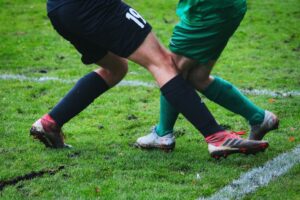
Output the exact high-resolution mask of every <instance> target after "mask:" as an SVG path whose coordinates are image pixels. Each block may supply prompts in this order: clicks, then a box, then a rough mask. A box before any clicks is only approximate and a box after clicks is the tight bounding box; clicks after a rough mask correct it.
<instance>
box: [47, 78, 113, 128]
mask: <svg viewBox="0 0 300 200" xmlns="http://www.w3.org/2000/svg"><path fill="white" fill-rule="evenodd" d="M108 89H109V86H108V85H107V83H106V82H105V81H104V79H103V78H102V77H101V76H100V75H98V74H97V73H96V72H91V73H89V74H87V75H85V76H84V77H82V78H81V79H80V80H79V81H78V82H77V83H76V85H75V86H74V87H73V88H72V89H71V90H70V91H69V93H68V94H67V95H66V96H65V97H64V98H63V99H62V100H61V101H60V102H59V103H58V104H57V105H56V106H55V107H54V108H53V109H52V110H51V112H50V113H49V115H50V116H51V117H52V118H53V119H54V120H55V122H56V123H57V125H59V126H60V127H62V126H63V125H64V124H65V123H66V122H67V121H69V120H70V119H72V118H73V117H74V116H76V115H77V114H78V113H80V112H81V111H82V110H83V109H85V108H86V107H87V106H88V105H90V104H91V103H92V102H93V101H94V99H96V98H97V97H98V96H100V95H101V94H102V93H104V92H105V91H107V90H108Z"/></svg>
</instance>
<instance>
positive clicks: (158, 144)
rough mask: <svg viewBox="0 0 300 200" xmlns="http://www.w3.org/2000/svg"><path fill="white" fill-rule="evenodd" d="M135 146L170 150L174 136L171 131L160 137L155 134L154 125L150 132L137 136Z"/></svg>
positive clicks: (173, 142)
mask: <svg viewBox="0 0 300 200" xmlns="http://www.w3.org/2000/svg"><path fill="white" fill-rule="evenodd" d="M135 146H136V147H140V148H143V149H161V150H163V151H172V150H173V149H174V147H175V136H174V135H173V133H169V134H167V135H165V136H162V137H160V136H158V135H157V133H156V130H155V127H154V128H153V129H152V131H151V133H149V134H148V135H145V136H143V137H140V138H138V139H137V141H136V143H135Z"/></svg>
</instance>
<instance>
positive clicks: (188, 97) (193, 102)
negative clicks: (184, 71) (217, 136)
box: [161, 75, 224, 137]
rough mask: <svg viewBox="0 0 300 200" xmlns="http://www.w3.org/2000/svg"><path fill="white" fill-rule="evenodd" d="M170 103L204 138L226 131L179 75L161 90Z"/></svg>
mask: <svg viewBox="0 0 300 200" xmlns="http://www.w3.org/2000/svg"><path fill="white" fill-rule="evenodd" d="M161 92H162V94H163V95H164V97H165V98H166V99H167V100H168V102H169V103H170V104H171V105H172V106H174V108H175V109H177V110H178V111H179V112H181V113H182V114H183V115H184V116H185V117H186V118H187V119H188V120H189V121H190V122H191V123H192V124H193V125H194V126H195V128H197V129H198V130H199V131H200V132H201V133H202V134H203V136H204V137H207V136H209V135H211V134H213V133H216V132H219V131H223V130H224V129H223V128H222V127H221V126H220V125H219V124H218V123H217V122H216V120H215V118H214V117H213V116H212V114H211V113H210V111H209V110H208V109H207V107H206V106H205V104H204V103H203V102H202V101H201V99H200V97H199V96H198V95H197V93H196V91H195V90H194V88H193V87H191V86H190V85H189V84H188V83H187V82H186V81H185V80H184V79H183V77H182V76H181V75H177V76H176V77H174V78H173V79H171V80H170V81H169V82H167V83H166V84H165V85H163V87H162V88H161Z"/></svg>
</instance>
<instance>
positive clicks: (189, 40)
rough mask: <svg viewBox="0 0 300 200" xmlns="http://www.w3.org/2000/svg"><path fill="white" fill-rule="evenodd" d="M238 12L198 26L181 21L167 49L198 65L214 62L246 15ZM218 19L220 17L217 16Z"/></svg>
mask: <svg viewBox="0 0 300 200" xmlns="http://www.w3.org/2000/svg"><path fill="white" fill-rule="evenodd" d="M243 9H244V12H240V13H239V14H238V15H236V16H234V17H226V18H224V19H223V20H222V21H220V20H219V19H216V20H215V23H211V22H214V20H211V18H210V21H209V22H207V23H206V22H205V21H203V23H199V24H190V23H188V22H185V21H184V20H181V21H180V22H179V23H178V24H177V25H176V26H175V28H174V31H173V35H172V38H171V41H170V44H169V48H170V50H171V51H172V52H173V53H176V54H179V55H183V56H186V57H188V58H191V59H193V60H196V61H198V62H199V63H202V64H205V63H207V62H209V61H211V60H214V61H216V60H217V59H218V58H219V57H220V55H221V53H222V51H223V49H224V48H225V46H226V44H227V42H228V40H229V38H230V37H231V36H232V35H233V33H234V32H235V31H236V29H237V28H238V26H239V24H240V22H241V21H242V19H243V18H244V15H245V13H246V5H245V8H243ZM218 17H220V16H218Z"/></svg>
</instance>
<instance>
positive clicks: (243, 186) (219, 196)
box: [198, 145, 300, 200]
mask: <svg viewBox="0 0 300 200" xmlns="http://www.w3.org/2000/svg"><path fill="white" fill-rule="evenodd" d="M299 155H300V145H298V146H297V147H295V148H294V149H293V150H292V151H291V152H288V153H283V154H280V155H279V156H277V157H275V158H274V159H272V160H271V161H268V162H267V163H266V164H265V165H263V166H261V167H258V168H254V169H252V170H250V171H248V172H246V173H245V174H242V175H241V176H240V178H239V179H236V180H234V181H233V182H232V183H231V184H230V185H228V186H225V187H224V188H222V189H221V190H219V191H218V192H217V193H215V194H213V195H212V196H211V197H209V198H201V197H200V198H199V199H198V200H227V199H242V198H243V197H244V196H245V195H247V194H249V193H252V192H254V191H255V190H257V189H258V188H260V187H263V186H266V185H268V183H269V182H270V181H272V180H273V179H275V178H277V177H279V176H282V175H284V174H285V173H287V172H288V171H289V170H290V169H291V168H292V167H293V166H295V165H296V164H299V163H300V156H299Z"/></svg>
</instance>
